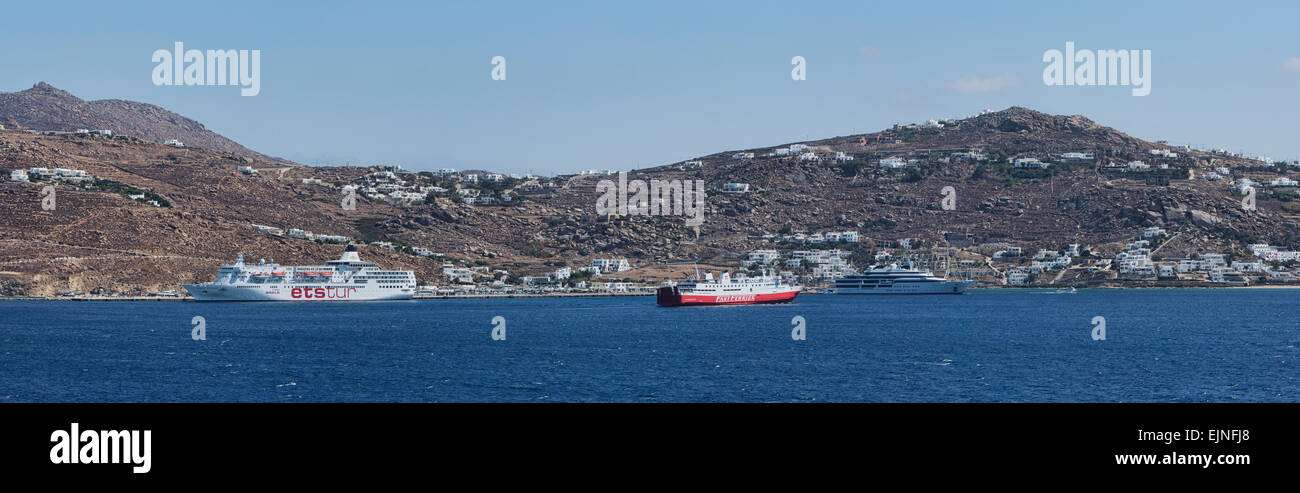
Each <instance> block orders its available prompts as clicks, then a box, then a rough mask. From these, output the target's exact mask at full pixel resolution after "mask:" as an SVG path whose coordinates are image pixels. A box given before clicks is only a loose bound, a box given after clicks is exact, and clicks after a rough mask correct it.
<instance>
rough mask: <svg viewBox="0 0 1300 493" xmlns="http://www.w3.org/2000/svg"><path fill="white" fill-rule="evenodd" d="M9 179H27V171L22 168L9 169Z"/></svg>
mask: <svg viewBox="0 0 1300 493" xmlns="http://www.w3.org/2000/svg"><path fill="white" fill-rule="evenodd" d="M9 180H10V181H27V172H26V171H24V170H21V169H16V170H13V171H10V172H9Z"/></svg>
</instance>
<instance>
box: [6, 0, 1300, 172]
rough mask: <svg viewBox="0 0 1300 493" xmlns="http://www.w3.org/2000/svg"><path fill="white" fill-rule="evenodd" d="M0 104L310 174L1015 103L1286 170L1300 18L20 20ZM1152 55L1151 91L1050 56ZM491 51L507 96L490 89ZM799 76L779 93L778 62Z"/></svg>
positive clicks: (731, 6) (792, 134)
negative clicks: (1079, 70)
mask: <svg viewBox="0 0 1300 493" xmlns="http://www.w3.org/2000/svg"><path fill="white" fill-rule="evenodd" d="M4 16H5V21H4V23H3V28H2V29H0V47H3V48H0V91H17V90H22V89H26V88H28V87H31V86H32V85H33V84H34V83H36V82H37V81H42V80H43V81H47V82H49V83H50V84H52V85H54V86H56V87H59V88H61V89H65V90H67V91H70V92H72V93H73V94H75V95H77V96H79V97H81V98H83V99H87V100H93V99H103V98H119V99H130V100H135V101H142V102H147V103H153V104H157V105H160V106H162V107H164V108H167V109H169V110H172V111H175V112H177V113H180V114H182V115H185V116H187V117H190V118H193V119H195V120H198V121H200V122H202V123H204V124H206V125H207V126H208V128H210V129H212V130H214V131H216V132H218V133H221V134H223V135H225V136H227V137H230V138H232V139H234V140H236V141H238V142H240V143H242V144H244V145H246V146H248V147H250V148H252V149H255V150H257V151H260V152H263V153H267V154H271V155H276V156H281V157H285V158H288V159H293V160H296V161H299V162H302V163H306V164H359V165H362V164H363V165H369V164H399V165H403V166H405V167H406V168H408V169H416V170H422V169H436V168H442V167H451V168H457V169H491V170H498V171H506V172H530V171H531V172H534V173H538V174H554V173H568V172H575V171H578V170H582V169H590V168H601V169H606V168H609V169H631V168H639V167H646V166H650V165H658V164H665V163H669V162H674V161H679V160H682V159H685V158H689V157H694V156H699V155H704V154H709V153H713V152H719V151H725V150H732V149H741V148H750V147H759V146H768V145H776V144H782V143H789V142H798V141H801V140H805V139H813V138H824V137H832V136H837V135H848V134H853V133H862V132H870V131H876V130H879V129H882V128H885V127H888V126H889V125H892V124H894V123H908V122H918V121H924V120H926V119H929V118H948V117H964V116H968V115H971V114H974V113H978V112H979V111H980V110H983V109H985V108H991V109H995V110H996V109H1003V108H1006V107H1009V106H1015V105H1019V106H1026V107H1029V108H1032V109H1036V110H1039V111H1044V112H1048V113H1053V114H1082V115H1085V116H1088V117H1090V118H1092V119H1094V120H1096V121H1098V122H1100V123H1102V124H1105V125H1110V126H1113V127H1116V128H1118V129H1120V130H1122V131H1126V132H1128V133H1130V134H1133V135H1135V136H1138V137H1141V138H1145V139H1151V140H1160V139H1165V140H1169V141H1170V142H1171V143H1175V144H1184V143H1186V144H1192V145H1198V146H1212V147H1223V148H1227V149H1229V150H1233V151H1244V152H1247V153H1250V154H1251V155H1256V154H1263V155H1269V156H1272V157H1273V158H1275V159H1288V160H1289V159H1296V158H1300V142H1297V135H1298V134H1300V132H1297V130H1300V32H1298V31H1297V29H1296V20H1297V19H1300V3H1297V2H1294V1H1287V2H1259V3H1255V2H1234V3H1231V4H1225V3H1223V2H1187V1H1178V2H1167V3H1156V2H1143V3H1142V4H1141V5H1138V4H1136V3H1134V2H1114V3H1110V2H1101V1H1097V2H1084V3H1079V2H1046V1H1036V2H1009V1H998V2H978V1H954V2H942V1H930V2H871V1H846V2H813V1H798V2H794V1H788V2H761V1H752V0H751V1H737V2H724V1H698V0H697V1H685V2H676V1H659V2H630V1H603V2H566V1H547V2H538V1H528V2H492V1H473V2H450V1H433V2H409V3H407V2H392V3H388V2H356V1H351V2H300V3H299V2H248V3H244V2H234V1H225V2H203V3H200V2H158V3H148V2H103V1H100V2H84V3H82V2H18V3H11V4H9V5H6V6H5V8H4ZM176 41H182V42H184V43H185V47H186V48H187V49H189V48H194V49H200V50H209V49H213V50H215V49H249V50H252V49H256V50H261V53H262V57H261V93H260V94H259V95H257V96H254V97H242V96H240V94H239V90H238V88H234V87H192V86H155V85H154V84H153V82H152V80H151V74H152V71H153V69H154V66H155V65H156V64H155V63H154V62H152V61H151V59H150V57H151V55H152V54H153V52H154V51H155V50H158V49H171V47H172V44H173V43H174V42H176ZM1067 41H1073V42H1074V43H1075V44H1076V45H1077V47H1078V48H1081V49H1083V48H1087V49H1094V50H1102V49H1139V50H1151V52H1152V69H1151V70H1152V82H1151V93H1150V95H1149V96H1146V97H1134V96H1132V95H1131V92H1130V88H1129V87H1077V86H1047V85H1045V84H1044V83H1043V69H1044V67H1045V66H1046V64H1045V63H1044V62H1043V60H1042V59H1043V53H1044V51H1046V50H1050V49H1056V50H1062V51H1064V50H1065V43H1066V42H1067ZM498 55H499V56H504V57H506V80H504V81H494V80H492V78H491V72H492V68H493V66H492V64H491V59H492V57H494V56H498ZM794 56H802V57H804V58H805V59H806V61H807V65H806V70H807V79H806V80H802V81H794V80H791V69H792V65H791V58H792V57H794Z"/></svg>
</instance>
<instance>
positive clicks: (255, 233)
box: [0, 108, 1300, 295]
mask: <svg viewBox="0 0 1300 493" xmlns="http://www.w3.org/2000/svg"><path fill="white" fill-rule="evenodd" d="M81 130H86V131H84V132H82V131H81ZM181 137H183V135H176V136H171V137H168V136H167V135H166V134H161V135H157V136H156V137H154V139H153V140H145V139H142V138H140V137H137V136H134V135H131V134H130V133H124V131H123V130H122V129H120V128H119V129H112V130H89V129H84V128H78V127H77V126H76V124H75V123H74V124H67V125H63V126H62V128H60V129H54V130H45V129H37V128H24V127H23V126H22V125H21V124H14V123H12V122H7V123H6V128H4V129H2V130H0V168H3V169H2V170H0V171H3V173H4V176H7V177H8V181H6V182H5V183H4V184H3V185H0V201H3V202H4V204H5V211H6V212H5V213H3V215H0V230H2V231H3V233H4V235H3V237H0V239H2V240H3V242H4V243H6V246H7V248H6V250H5V251H6V254H5V255H3V256H2V257H0V266H3V271H4V274H0V294H9V295H50V294H55V293H68V292H72V293H87V292H99V293H128V294H139V293H143V292H156V291H165V290H173V289H175V288H176V287H177V286H178V285H179V284H180V283H181V282H190V281H195V280H206V279H204V278H206V277H209V276H211V273H212V272H213V271H215V269H216V267H218V266H219V265H220V264H221V263H222V262H229V261H230V260H231V259H233V257H234V256H235V255H236V254H237V253H241V252H247V253H248V254H249V255H251V256H254V257H267V258H270V257H275V258H279V259H281V260H282V261H294V262H312V261H319V260H320V259H321V258H322V257H326V258H328V257H333V256H335V255H337V251H338V249H340V248H341V247H342V245H343V244H345V243H354V244H360V245H364V246H365V247H366V248H365V249H364V250H363V252H362V254H363V255H365V256H367V257H374V258H375V259H376V260H375V261H376V262H380V263H383V264H385V265H390V264H391V265H393V266H394V267H404V268H409V269H412V270H415V271H416V272H417V277H418V278H419V279H420V281H421V283H422V284H423V285H424V288H423V291H424V292H425V293H426V294H441V295H447V294H456V293H541V292H555V291H560V292H608V293H613V292H629V293H635V292H644V291H645V290H647V289H649V288H652V287H654V286H657V285H659V284H660V283H663V282H665V281H672V280H682V279H684V278H686V277H687V276H688V275H691V274H693V272H694V269H695V267H696V266H697V265H698V266H700V268H701V270H711V271H718V270H730V271H735V272H737V273H738V274H740V275H757V274H760V273H763V272H772V273H777V274H779V275H782V276H785V277H789V278H792V279H798V280H800V281H802V282H803V283H805V284H806V285H809V286H811V287H814V288H816V287H818V286H824V285H826V284H827V283H829V282H831V281H832V280H833V279H835V278H836V277H839V276H843V275H848V274H851V273H855V272H861V271H863V270H865V269H868V268H870V267H871V266H873V265H877V266H880V265H888V264H891V263H906V264H910V265H913V266H916V267H921V268H927V269H931V270H934V271H936V272H939V273H944V274H946V275H949V276H952V277H957V278H963V279H971V280H974V281H976V282H977V285H979V286H985V287H989V286H1043V287H1056V286H1081V287H1083V286H1184V287H1186V286H1242V285H1284V284H1286V283H1293V282H1295V279H1296V271H1295V270H1294V268H1295V260H1296V258H1295V257H1296V255H1297V254H1296V253H1295V250H1297V249H1298V248H1300V222H1298V221H1297V219H1298V218H1300V200H1297V199H1300V193H1298V190H1300V186H1297V180H1298V179H1300V162H1296V161H1289V162H1288V161H1275V160H1273V159H1270V158H1268V157H1265V156H1247V155H1245V153H1240V152H1229V151H1227V150H1225V149H1199V148H1193V147H1192V146H1179V145H1170V144H1168V143H1165V142H1147V141H1143V140H1141V139H1137V138H1134V137H1131V136H1128V135H1126V134H1123V133H1121V132H1118V131H1116V130H1114V129H1110V128H1107V127H1103V126H1101V125H1098V124H1096V123H1094V122H1092V121H1090V120H1088V119H1086V118H1083V117H1080V116H1053V115H1045V114H1042V113H1038V112H1034V111H1031V110H1027V109H1024V108H1011V109H1008V110H1003V111H997V112H992V111H985V112H983V113H980V114H977V115H973V116H970V117H966V118H961V119H934V120H928V121H926V122H924V123H917V124H904V125H894V126H892V127H891V128H888V129H886V130H883V131H880V132H876V133H869V134H857V135H849V136H843V137H834V138H830V139H823V140H815V141H807V142H798V143H790V144H782V145H778V146H773V147H765V148H756V149H740V150H730V151H725V152H719V153H716V154H712V155H708V156H700V157H696V158H692V159H688V160H684V161H681V162H677V163H669V164H665V165H661V166H655V167H650V168H644V169H636V170H630V171H628V178H629V179H641V180H650V179H658V180H699V181H701V182H703V183H706V184H707V190H708V193H707V194H706V195H707V198H706V204H705V215H704V218H705V220H704V223H703V225H701V226H700V227H698V228H691V227H688V226H686V225H684V223H683V221H682V218H680V217H672V216H644V215H628V216H618V215H608V214H597V213H596V208H595V201H596V198H597V196H598V194H597V193H596V187H595V185H596V183H597V182H598V181H600V180H605V179H612V178H613V177H614V175H615V174H617V173H616V172H615V171H613V170H595V169H590V170H580V171H576V172H574V173H569V174H561V175H556V176H549V177H547V176H536V175H532V174H510V173H498V172H491V171H483V170H465V171H457V170H454V169H439V170H432V171H408V170H404V169H402V168H401V167H398V166H368V167H357V166H313V167H306V166H300V165H295V164H292V163H286V162H284V161H283V160H275V159H269V158H264V157H262V156H260V155H256V154H252V155H244V154H239V153H235V152H230V151H222V150H210V149H205V148H204V147H203V146H202V145H201V144H200V145H194V144H191V143H189V140H190V139H189V138H186V139H185V140H186V141H187V142H186V143H182V141H181V140H182V139H181ZM46 186H52V187H54V188H55V189H56V190H57V191H58V193H59V210H56V211H44V210H41V209H40V207H39V205H40V192H41V191H42V189H43V187H46ZM949 191H951V193H952V195H951V197H949V196H948V195H945V194H948V193H950V192H949ZM347 197H352V200H354V201H355V207H354V209H355V210H353V209H352V208H349V207H347V205H341V201H342V202H343V204H346V203H347V200H348V199H347ZM945 199H951V200H952V201H953V202H952V203H951V204H947V205H945V202H944V200H945ZM1247 201H1249V204H1248V205H1249V206H1247ZM644 205H645V204H644V203H640V204H633V206H631V207H630V209H629V210H641V208H642V206H644ZM128 232H129V234H126V233H128Z"/></svg>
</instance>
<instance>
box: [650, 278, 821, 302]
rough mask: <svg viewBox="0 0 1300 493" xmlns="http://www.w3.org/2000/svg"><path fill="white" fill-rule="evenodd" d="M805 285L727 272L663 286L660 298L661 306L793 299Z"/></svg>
mask: <svg viewBox="0 0 1300 493" xmlns="http://www.w3.org/2000/svg"><path fill="white" fill-rule="evenodd" d="M801 289H803V288H802V287H801V286H799V285H796V284H786V283H782V282H781V278H779V277H774V276H761V277H740V278H736V279H732V278H731V276H730V274H728V273H723V274H722V278H721V279H717V280H714V279H713V274H705V276H704V280H703V281H700V280H696V279H691V280H688V281H683V282H681V283H679V284H677V285H675V286H664V287H661V288H659V291H658V292H657V293H656V296H657V299H656V301H657V302H658V303H659V306H690V305H749V304H757V303H789V302H791V301H793V300H794V297H795V296H796V295H798V294H799V291H800V290H801Z"/></svg>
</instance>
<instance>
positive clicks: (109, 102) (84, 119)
mask: <svg viewBox="0 0 1300 493" xmlns="http://www.w3.org/2000/svg"><path fill="white" fill-rule="evenodd" d="M0 124H5V125H6V126H8V127H9V128H14V127H17V128H22V129H28V130H41V131H61V132H72V131H76V130H77V129H81V128H86V129H107V130H112V131H113V132H114V133H115V134H120V135H129V136H133V137H137V138H140V139H144V140H147V141H150V142H156V143H160V144H161V143H163V142H165V141H167V140H169V139H177V140H180V141H181V142H184V143H185V144H186V145H188V146H191V147H200V148H203V149H211V150H214V151H221V152H229V153H233V154H237V155H240V156H247V157H257V158H261V159H268V160H271V158H268V157H267V156H263V155H261V154H259V153H257V152H255V151H253V150H251V149H248V148H246V147H244V146H242V145H239V143H237V142H235V141H233V140H230V139H228V138H225V137H223V136H221V135H220V134H217V133H216V132H213V131H211V130H208V129H207V128H206V127H204V126H203V124H202V123H199V122H196V121H194V120H191V119H189V118H186V117H184V116H181V115H178V114H176V113H172V112H170V111H167V110H165V109H163V108H160V107H158V106H154V105H152V104H146V103H137V102H135V101H125V100H121V99H102V100H98V101H83V100H81V99H80V98H78V97H76V96H73V95H72V94H70V93H68V92H67V91H64V90H61V89H58V88H56V87H54V86H51V85H49V84H46V83H45V82H40V83H37V84H36V85H35V86H32V88H31V89H27V90H25V91H18V92H0ZM277 161H279V160H277ZM282 162H285V163H287V161H282Z"/></svg>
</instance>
